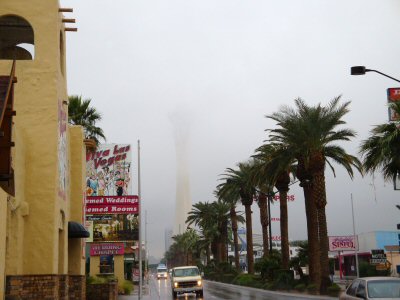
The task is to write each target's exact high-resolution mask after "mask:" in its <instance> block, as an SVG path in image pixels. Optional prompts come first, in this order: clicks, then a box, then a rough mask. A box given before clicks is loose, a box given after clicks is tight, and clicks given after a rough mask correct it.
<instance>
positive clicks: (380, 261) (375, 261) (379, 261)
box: [369, 258, 386, 265]
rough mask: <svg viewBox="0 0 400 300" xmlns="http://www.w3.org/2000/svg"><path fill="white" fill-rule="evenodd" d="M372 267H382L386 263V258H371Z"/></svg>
mask: <svg viewBox="0 0 400 300" xmlns="http://www.w3.org/2000/svg"><path fill="white" fill-rule="evenodd" d="M369 262H370V264H371V265H380V264H385V263H386V258H371V260H370V261H369Z"/></svg>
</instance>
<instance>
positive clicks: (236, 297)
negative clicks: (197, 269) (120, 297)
mask: <svg viewBox="0 0 400 300" xmlns="http://www.w3.org/2000/svg"><path fill="white" fill-rule="evenodd" d="M130 299H137V297H136V298H130ZM148 299H151V300H153V299H154V300H167V299H168V300H171V299H173V298H172V292H171V286H170V281H169V279H159V280H157V279H155V278H153V277H151V278H150V279H149V285H148V291H147V295H145V296H144V297H143V300H148ZM178 299H179V300H183V299H188V300H189V299H193V300H194V299H206V300H218V299H229V300H304V299H337V298H332V297H323V296H310V295H296V294H288V293H277V292H272V291H264V290H259V289H253V288H247V287H241V286H235V285H230V284H223V283H218V282H210V281H204V297H203V298H196V295H195V294H185V295H180V296H179V297H178Z"/></svg>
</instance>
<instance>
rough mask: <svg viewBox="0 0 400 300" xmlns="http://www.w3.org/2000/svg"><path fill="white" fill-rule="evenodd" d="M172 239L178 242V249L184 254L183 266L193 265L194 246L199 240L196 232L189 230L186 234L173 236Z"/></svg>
mask: <svg viewBox="0 0 400 300" xmlns="http://www.w3.org/2000/svg"><path fill="white" fill-rule="evenodd" d="M172 239H173V240H174V241H175V242H176V244H177V248H178V249H180V250H181V252H182V253H183V261H184V263H183V264H184V265H192V264H193V251H194V246H195V245H196V243H197V242H198V240H199V236H198V235H197V233H196V231H195V230H194V229H190V228H189V229H187V230H186V231H185V232H184V233H182V234H178V235H175V236H173V237H172Z"/></svg>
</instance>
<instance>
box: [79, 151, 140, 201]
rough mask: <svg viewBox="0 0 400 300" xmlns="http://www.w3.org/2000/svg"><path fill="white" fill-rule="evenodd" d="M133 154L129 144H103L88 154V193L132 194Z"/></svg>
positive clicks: (106, 194)
mask: <svg viewBox="0 0 400 300" xmlns="http://www.w3.org/2000/svg"><path fill="white" fill-rule="evenodd" d="M131 164H132V154H131V146H130V145H128V144H101V145H99V146H98V149H97V150H96V152H87V154H86V195H87V196H123V195H131V194H132V181H131V169H132V166H131Z"/></svg>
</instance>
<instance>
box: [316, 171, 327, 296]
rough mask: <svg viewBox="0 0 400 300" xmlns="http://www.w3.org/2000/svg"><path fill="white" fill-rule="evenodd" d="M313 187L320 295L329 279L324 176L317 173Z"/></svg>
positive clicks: (321, 173) (324, 291)
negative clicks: (319, 268)
mask: <svg viewBox="0 0 400 300" xmlns="http://www.w3.org/2000/svg"><path fill="white" fill-rule="evenodd" d="M313 187H314V202H315V204H316V206H317V210H318V229H319V250H320V251H319V252H320V256H319V258H320V265H321V285H320V293H321V294H326V292H327V288H328V285H329V284H330V279H329V257H328V251H329V240H328V226H327V220H326V214H325V207H326V203H327V201H326V189H325V175H324V173H323V171H322V172H318V173H317V174H315V175H314V176H313Z"/></svg>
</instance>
